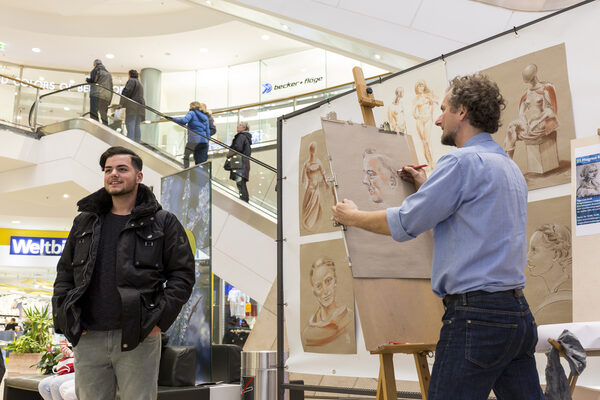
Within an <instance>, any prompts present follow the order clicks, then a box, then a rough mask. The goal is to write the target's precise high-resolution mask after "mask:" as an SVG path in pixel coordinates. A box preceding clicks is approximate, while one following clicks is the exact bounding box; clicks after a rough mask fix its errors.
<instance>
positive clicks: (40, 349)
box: [6, 306, 52, 376]
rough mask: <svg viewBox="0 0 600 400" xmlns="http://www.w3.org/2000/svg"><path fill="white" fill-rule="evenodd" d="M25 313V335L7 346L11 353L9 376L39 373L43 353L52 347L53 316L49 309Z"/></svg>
mask: <svg viewBox="0 0 600 400" xmlns="http://www.w3.org/2000/svg"><path fill="white" fill-rule="evenodd" d="M23 311H24V313H25V317H26V321H24V322H23V328H24V329H23V334H22V335H21V336H19V337H18V338H16V339H15V340H13V341H12V342H10V343H9V344H8V345H7V346H6V348H7V349H8V350H10V351H11V353H10V356H9V361H8V365H7V366H8V369H7V372H8V375H9V376H10V375H13V376H14V375H30V374H32V373H35V374H37V373H39V372H38V370H37V364H38V363H39V362H40V359H41V358H42V353H44V352H45V351H46V349H48V348H49V347H51V345H52V335H51V334H50V328H51V327H52V316H51V314H50V311H49V307H48V306H45V307H43V308H40V309H38V308H37V307H32V308H29V309H26V310H23Z"/></svg>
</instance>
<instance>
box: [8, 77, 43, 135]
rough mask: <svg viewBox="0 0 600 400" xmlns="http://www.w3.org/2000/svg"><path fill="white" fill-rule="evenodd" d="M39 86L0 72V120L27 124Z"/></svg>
mask: <svg viewBox="0 0 600 400" xmlns="http://www.w3.org/2000/svg"><path fill="white" fill-rule="evenodd" d="M40 90H41V88H38V87H36V86H33V85H29V84H27V83H26V82H23V81H21V80H19V79H17V78H13V77H10V76H7V75H3V74H0V104H2V107H1V108H0V121H1V122H5V123H10V124H13V125H18V126H23V127H27V126H29V124H28V121H27V118H28V113H29V110H30V109H31V106H32V105H33V103H34V102H35V100H36V98H37V96H38V95H39V93H40Z"/></svg>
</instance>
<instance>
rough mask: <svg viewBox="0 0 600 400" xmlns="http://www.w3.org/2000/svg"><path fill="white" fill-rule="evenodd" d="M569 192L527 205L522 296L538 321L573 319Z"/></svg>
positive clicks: (558, 321) (543, 322) (549, 322)
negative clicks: (525, 258) (525, 262)
mask: <svg viewBox="0 0 600 400" xmlns="http://www.w3.org/2000/svg"><path fill="white" fill-rule="evenodd" d="M570 202H571V197H570V196H563V197H556V198H553V199H547V200H541V201H534V202H531V203H529V204H528V207H527V267H526V268H525V270H524V273H525V277H526V278H527V281H526V286H525V296H526V298H527V302H528V303H529V307H530V308H531V312H533V316H534V317H535V321H536V322H537V324H538V325H546V324H558V323H562V322H572V321H573V280H572V277H573V268H572V254H573V253H572V251H571V214H570V212H571V208H570V204H571V203H570Z"/></svg>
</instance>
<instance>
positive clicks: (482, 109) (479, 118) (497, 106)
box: [448, 74, 506, 133]
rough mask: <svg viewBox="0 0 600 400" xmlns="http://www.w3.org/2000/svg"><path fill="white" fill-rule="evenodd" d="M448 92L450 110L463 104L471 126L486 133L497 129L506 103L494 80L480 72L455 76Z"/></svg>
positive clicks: (454, 109) (456, 108)
mask: <svg viewBox="0 0 600 400" xmlns="http://www.w3.org/2000/svg"><path fill="white" fill-rule="evenodd" d="M448 93H449V96H448V104H449V105H450V110H451V111H453V112H455V111H456V110H458V108H459V107H460V106H464V107H465V109H466V110H467V118H468V119H469V122H470V123H471V125H472V126H474V127H476V128H479V129H482V130H483V131H485V132H487V133H494V132H496V131H497V130H498V128H499V127H500V114H501V113H502V110H504V109H505V108H506V104H505V102H504V98H503V97H502V95H501V94H500V89H499V88H498V85H497V84H496V83H495V82H494V81H492V80H491V79H489V78H488V77H487V76H485V75H482V74H473V75H465V76H457V77H456V78H454V79H452V81H451V82H450V89H448Z"/></svg>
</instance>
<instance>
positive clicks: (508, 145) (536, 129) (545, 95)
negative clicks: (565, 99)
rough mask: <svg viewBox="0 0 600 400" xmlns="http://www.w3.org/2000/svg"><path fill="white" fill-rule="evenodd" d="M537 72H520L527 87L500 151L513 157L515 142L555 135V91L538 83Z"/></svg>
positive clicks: (527, 69) (530, 68) (533, 69)
mask: <svg viewBox="0 0 600 400" xmlns="http://www.w3.org/2000/svg"><path fill="white" fill-rule="evenodd" d="M537 73H538V68H537V65H535V64H529V65H528V66H526V67H525V68H524V69H523V82H525V83H526V84H527V85H529V87H528V88H527V90H526V91H525V93H524V94H523V96H522V97H521V100H520V101H519V118H518V119H516V120H514V121H512V122H511V123H509V124H508V132H507V133H506V139H505V142H504V150H505V151H506V154H508V156H509V157H511V158H512V157H513V155H514V153H515V146H516V143H517V141H519V140H525V141H534V140H538V139H542V138H544V137H545V136H548V135H550V134H552V133H557V131H558V116H557V112H558V104H557V100H556V90H555V89H554V85H552V84H551V83H549V82H540V81H539V80H538V77H537Z"/></svg>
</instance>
